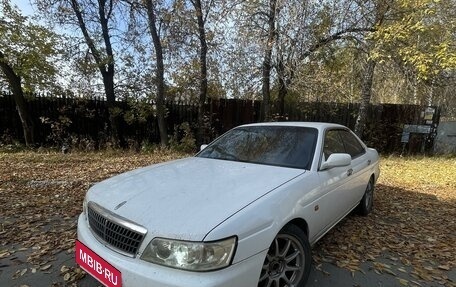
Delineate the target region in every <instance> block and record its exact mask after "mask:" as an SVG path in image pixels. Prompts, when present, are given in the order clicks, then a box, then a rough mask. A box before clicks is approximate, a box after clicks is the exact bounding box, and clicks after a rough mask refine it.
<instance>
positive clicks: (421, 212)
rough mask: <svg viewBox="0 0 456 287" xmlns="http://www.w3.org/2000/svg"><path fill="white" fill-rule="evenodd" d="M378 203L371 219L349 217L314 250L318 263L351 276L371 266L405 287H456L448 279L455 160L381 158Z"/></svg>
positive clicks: (454, 245) (453, 250) (455, 212)
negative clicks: (431, 284) (366, 264)
mask: <svg viewBox="0 0 456 287" xmlns="http://www.w3.org/2000/svg"><path fill="white" fill-rule="evenodd" d="M374 198H375V200H374V210H373V212H372V213H371V214H370V215H369V216H368V217H362V216H357V215H350V216H348V217H347V218H346V219H344V220H343V221H342V222H340V223H339V224H338V225H337V226H336V227H335V228H334V229H333V230H331V231H330V232H329V233H328V234H327V235H326V236H325V237H324V238H322V240H320V241H319V242H318V243H317V244H316V247H315V248H314V256H313V257H314V261H315V262H317V263H319V262H331V263H333V264H336V265H337V266H339V267H342V268H345V269H347V270H349V271H351V272H355V271H360V263H362V262H371V264H372V268H373V271H374V272H376V273H378V274H389V275H391V276H394V277H396V278H397V279H398V283H399V284H400V285H401V286H426V282H434V283H437V284H440V285H442V286H451V287H454V286H456V282H455V281H452V280H451V279H450V278H448V274H447V272H448V271H450V270H453V271H454V270H455V268H456V228H455V226H456V160H455V159H454V158H453V159H451V158H396V157H390V158H383V159H382V161H381V175H380V178H379V180H378V182H377V185H376V189H375V195H374ZM385 259H386V260H388V262H391V264H385V263H384V262H385ZM405 273H407V274H408V275H410V277H411V278H413V279H414V280H406V279H404V278H401V276H402V274H405ZM420 282H421V283H420Z"/></svg>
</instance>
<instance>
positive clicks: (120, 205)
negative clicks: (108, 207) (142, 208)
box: [114, 201, 127, 210]
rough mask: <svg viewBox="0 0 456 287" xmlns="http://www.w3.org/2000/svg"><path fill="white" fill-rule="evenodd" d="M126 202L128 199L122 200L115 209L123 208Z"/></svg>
mask: <svg viewBox="0 0 456 287" xmlns="http://www.w3.org/2000/svg"><path fill="white" fill-rule="evenodd" d="M125 203H127V201H122V202H121V203H119V204H117V206H116V207H114V210H117V209H119V208H121V207H122V205H124V204H125Z"/></svg>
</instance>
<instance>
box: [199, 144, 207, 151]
mask: <svg viewBox="0 0 456 287" xmlns="http://www.w3.org/2000/svg"><path fill="white" fill-rule="evenodd" d="M207 146H208V145H207V144H202V145H201V146H200V151H202V150H203V149H205V148H206V147H207Z"/></svg>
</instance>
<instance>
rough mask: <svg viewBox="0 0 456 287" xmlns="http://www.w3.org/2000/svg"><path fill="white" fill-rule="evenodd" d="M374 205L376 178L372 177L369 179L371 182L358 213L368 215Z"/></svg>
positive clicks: (360, 203)
mask: <svg viewBox="0 0 456 287" xmlns="http://www.w3.org/2000/svg"><path fill="white" fill-rule="evenodd" d="M373 206H374V178H373V177H371V178H370V179H369V183H368V184H367V187H366V191H365V192H364V196H363V198H362V199H361V201H360V202H359V205H358V213H359V214H361V215H363V216H366V215H368V214H369V213H370V212H371V211H372V207H373Z"/></svg>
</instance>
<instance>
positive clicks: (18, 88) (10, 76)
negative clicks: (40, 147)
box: [0, 52, 35, 147]
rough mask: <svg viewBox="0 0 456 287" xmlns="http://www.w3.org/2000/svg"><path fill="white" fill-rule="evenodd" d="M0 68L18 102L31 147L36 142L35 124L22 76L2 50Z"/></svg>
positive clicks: (27, 144) (17, 105)
mask: <svg viewBox="0 0 456 287" xmlns="http://www.w3.org/2000/svg"><path fill="white" fill-rule="evenodd" d="M0 68H1V70H2V71H3V73H4V74H5V76H6V79H7V81H8V84H9V86H10V89H11V91H12V92H13V98H14V101H15V102H16V107H17V112H18V113H19V118H20V119H21V123H22V130H23V131H24V139H25V145H26V146H28V147H30V146H32V145H33V144H35V138H34V132H35V125H34V123H33V119H32V116H31V115H30V111H29V109H28V107H27V103H26V101H25V97H24V92H23V90H22V85H21V78H20V77H19V76H18V75H17V74H16V73H15V72H14V70H13V68H12V67H11V66H10V65H9V64H8V63H7V62H6V59H5V55H4V54H3V53H2V52H0Z"/></svg>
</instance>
